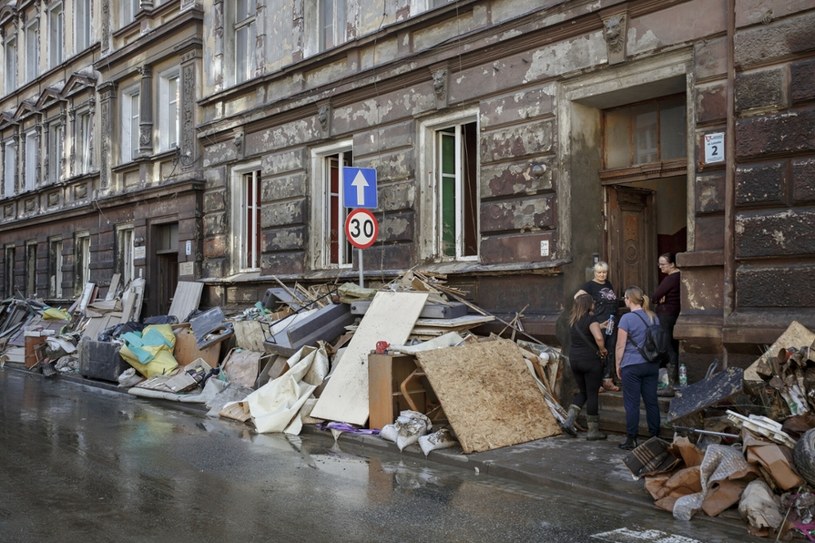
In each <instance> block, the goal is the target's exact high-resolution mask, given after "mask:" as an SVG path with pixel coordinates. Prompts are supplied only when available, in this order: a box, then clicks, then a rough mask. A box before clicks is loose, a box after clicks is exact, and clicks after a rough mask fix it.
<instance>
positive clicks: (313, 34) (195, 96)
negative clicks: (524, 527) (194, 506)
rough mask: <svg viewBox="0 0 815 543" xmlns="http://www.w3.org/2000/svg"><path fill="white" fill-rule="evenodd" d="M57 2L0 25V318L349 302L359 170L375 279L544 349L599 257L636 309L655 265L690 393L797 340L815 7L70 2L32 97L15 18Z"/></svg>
mask: <svg viewBox="0 0 815 543" xmlns="http://www.w3.org/2000/svg"><path fill="white" fill-rule="evenodd" d="M77 2H79V3H81V0H73V2H70V1H69V0H65V1H64V2H46V1H40V2H36V1H31V2H5V3H3V2H0V6H3V8H2V9H0V27H2V30H3V34H2V37H1V38H2V42H3V59H4V64H3V66H4V67H6V66H12V65H14V66H15V73H16V77H17V80H18V81H16V82H15V81H12V82H11V83H14V84H12V85H9V84H8V83H7V84H6V86H5V87H4V89H5V94H3V95H2V98H0V115H2V117H0V142H2V147H0V149H2V150H3V153H4V155H3V156H4V161H3V162H2V164H3V166H4V185H3V186H4V191H5V192H4V193H3V199H2V210H3V221H2V225H0V233H2V239H3V242H2V243H3V255H2V258H3V259H4V260H3V266H2V269H1V270H0V273H2V277H3V288H4V289H5V290H4V292H5V293H6V294H7V295H8V294H10V293H12V292H13V291H15V290H16V291H21V292H26V293H36V294H37V295H39V296H42V297H52V298H53V297H59V296H54V294H55V293H54V291H53V290H52V289H51V283H53V281H52V277H53V275H54V273H53V271H49V270H53V269H54V267H56V269H57V271H61V274H62V280H61V281H56V284H58V285H61V287H62V289H61V296H62V297H63V298H70V297H72V296H75V295H76V294H77V292H78V291H76V287H77V285H81V284H82V281H83V280H85V279H89V280H91V281H94V282H96V283H97V284H100V285H103V286H104V285H105V284H106V283H105V282H106V281H109V279H110V276H111V275H112V273H114V272H117V271H118V272H120V273H124V270H125V269H131V268H132V269H131V271H130V273H131V274H133V275H134V276H138V275H139V274H142V275H143V276H146V277H147V278H148V279H149V280H148V289H150V293H149V294H148V308H149V309H151V310H152V311H154V312H157V313H158V312H161V310H162V309H163V305H162V304H163V300H164V301H166V299H167V297H168V296H169V295H171V291H170V294H168V292H167V291H168V290H169V289H170V288H171V287H170V285H171V284H172V283H173V282H174V281H176V280H177V279H179V278H188V279H197V280H201V281H204V282H205V283H206V284H207V288H206V289H205V302H206V303H207V304H209V305H216V304H219V305H223V306H227V307H243V306H245V305H246V304H251V303H254V302H255V301H256V300H258V299H259V298H261V297H262V294H263V292H264V291H265V289H266V288H267V287H268V286H271V285H274V284H276V278H277V279H280V280H283V281H299V282H301V283H303V284H308V283H312V282H333V281H353V282H355V281H356V280H357V276H358V271H357V270H358V265H359V263H358V259H359V253H358V251H356V250H354V249H353V248H352V247H351V245H350V244H349V243H348V240H347V239H346V235H345V232H344V229H343V223H344V219H345V217H346V215H347V212H348V209H347V208H346V207H345V206H344V205H343V204H344V202H343V200H344V197H345V194H344V192H343V191H344V187H343V183H342V178H341V171H342V167H343V166H348V165H353V166H357V167H370V168H375V169H376V171H377V175H378V179H377V182H378V187H379V192H378V195H379V203H378V206H379V207H378V208H377V209H376V210H375V211H374V213H375V215H376V217H377V219H378V221H379V224H380V231H379V232H380V233H379V241H378V242H377V243H376V244H375V245H374V246H373V247H371V248H369V249H366V250H365V251H364V253H363V256H362V258H364V269H365V274H366V278H367V280H368V281H380V280H388V279H390V278H392V277H394V276H396V275H397V274H399V273H401V272H403V271H404V270H406V269H408V268H410V267H413V266H419V267H420V268H421V269H423V270H426V271H429V272H434V273H439V274H444V275H445V276H446V278H447V281H448V282H449V283H450V284H452V285H455V286H458V287H461V288H462V289H464V290H466V291H468V292H469V296H470V297H471V299H472V300H473V301H475V302H476V303H478V304H479V305H480V306H482V307H484V308H485V309H488V310H490V311H492V312H494V313H496V314H498V315H499V316H503V317H505V318H507V319H510V318H512V317H513V316H514V315H515V314H516V312H520V311H522V312H523V322H524V326H525V328H526V330H527V331H529V332H531V333H534V334H536V335H538V336H540V337H541V338H543V339H545V340H549V341H555V340H556V339H557V337H559V336H560V337H562V333H561V332H560V330H562V328H563V314H564V309H568V308H569V307H570V303H571V295H572V294H573V293H574V292H575V291H576V290H577V289H578V288H579V286H580V285H581V284H582V283H583V282H584V281H585V280H586V279H587V277H589V276H590V272H589V269H590V267H591V265H592V263H593V262H594V261H595V260H596V259H602V260H607V261H608V262H609V263H610V265H611V277H610V278H611V280H612V282H613V283H614V285H615V286H616V287H617V288H618V290H619V291H620V292H621V291H622V290H623V289H624V287H626V286H628V285H632V284H637V285H640V286H642V287H643V288H644V289H645V290H646V291H650V290H653V289H654V287H655V286H656V284H657V282H658V280H659V277H658V273H657V266H656V264H657V257H658V255H659V254H660V253H662V252H668V251H671V252H677V253H679V256H678V264H679V267H680V268H681V270H682V281H683V283H682V284H683V310H682V314H681V316H680V319H679V321H678V324H677V335H678V336H679V337H680V338H681V340H682V349H683V351H684V356H685V358H686V360H688V361H689V362H691V372H692V373H693V372H694V371H701V372H703V371H704V369H705V368H706V367H707V364H708V363H709V361H710V360H711V358H712V357H725V358H727V359H728V361H730V362H732V363H741V362H746V361H751V360H752V359H753V358H754V355H755V354H756V353H757V352H758V351H759V345H760V344H763V343H769V342H772V341H773V340H774V339H775V338H776V337H777V336H778V334H779V333H780V332H781V331H783V330H784V329H785V328H786V326H787V325H788V324H789V322H790V321H791V320H799V321H801V322H802V323H804V324H806V325H808V326H810V327H813V326H815V299H813V295H812V294H811V293H812V292H815V288H814V287H815V284H813V278H812V277H813V274H812V270H813V262H815V242H813V241H811V240H812V239H815V236H813V235H812V229H813V226H812V225H813V224H815V221H814V220H813V216H812V211H811V207H812V205H813V202H814V201H815V181H813V172H815V167H813V164H815V162H813V160H815V158H813V157H815V140H813V138H812V129H811V126H812V120H813V116H815V107H813V105H814V104H815V91H813V90H812V89H813V88H815V31H813V30H812V29H813V28H815V25H813V22H815V3H808V2H786V1H781V0H778V1H772V0H767V1H760V0H715V1H710V0H669V1H651V0H644V1H627V2H626V1H614V0H608V1H601V2H588V1H574V0H571V1H562V0H560V1H558V0H551V1H545V2H537V3H524V2H515V1H511V0H463V1H458V2H445V1H439V0H418V1H408V0H393V1H391V0H389V1H386V2H374V1H370V0H349V1H346V2H341V1H337V0H276V1H272V0H205V1H192V0H181V1H178V0H173V1H170V0H165V1H164V2H158V1H152V2H145V1H144V0H142V1H141V2H137V1H135V2H132V3H128V2H123V3H122V5H119V3H116V2H110V1H108V0H93V1H90V0H88V5H89V6H90V17H91V19H92V20H93V21H97V22H99V23H100V24H96V25H91V28H92V36H91V37H90V40H89V43H90V44H89V45H88V47H87V48H86V49H83V50H82V52H74V50H73V49H71V47H68V46H67V45H66V47H65V48H64V51H65V52H66V58H64V59H61V60H60V59H56V60H55V62H58V64H57V66H59V68H58V69H54V70H52V71H47V70H40V72H39V73H40V75H34V76H33V79H28V72H26V69H27V68H26V66H27V64H26V62H27V60H26V59H27V58H29V57H28V56H27V55H28V54H29V50H28V49H27V47H29V46H28V45H27V43H28V42H27V37H28V36H29V30H28V29H29V27H30V26H31V23H30V21H31V20H32V15H31V13H37V14H38V15H36V16H34V19H36V20H38V21H39V24H40V28H43V29H45V28H50V27H49V26H48V25H49V24H50V23H49V22H48V21H49V20H50V19H49V17H50V15H51V13H52V12H51V11H50V9H51V8H53V7H54V6H55V5H57V4H61V5H63V10H64V12H65V13H66V14H68V13H70V14H72V15H71V16H70V17H74V18H76V17H77V15H76V14H77V13H80V14H81V13H84V12H83V11H82V9H79V10H78V11H77V8H76V6H70V7H71V8H72V9H67V8H68V7H69V6H67V4H69V3H77ZM122 6H124V7H122ZM79 7H80V8H81V6H79ZM70 17H68V16H67V15H66V23H68V24H67V26H66V27H65V28H66V30H65V35H64V36H63V37H62V38H61V39H63V40H64V41H65V43H66V44H71V43H74V42H76V39H77V38H76V36H73V35H72V34H71V28H74V27H76V25H75V24H74V25H73V26H72V23H70V22H68V19H70ZM32 32H33V31H32ZM38 43H39V44H40V50H39V51H38V52H37V53H36V54H37V55H38V58H39V63H40V65H41V66H42V67H43V68H44V67H45V66H46V64H48V63H49V62H51V61H52V59H51V57H50V56H49V55H50V51H51V49H49V46H48V43H50V42H49V40H48V39H45V36H41V39H40V40H39V42H38ZM7 51H11V52H12V53H14V52H15V51H16V53H17V54H16V55H15V54H11V55H10V54H9V53H8V52H7ZM32 51H33V49H32ZM6 79H8V77H6ZM24 82H25V83H24ZM11 88H13V90H12V91H9V90H8V89H11ZM170 119H174V121H171V120H170ZM86 122H87V123H88V124H87V126H89V127H92V129H90V130H89V131H88V137H87V141H86V140H83V139H82V137H81V135H82V134H84V133H85V132H83V130H85V129H83V128H82V127H83V126H85V124H83V123H86ZM52 124H53V125H54V130H51V129H50V127H51V125H52ZM59 127H62V128H59ZM60 130H62V132H60ZM54 134H63V135H62V136H59V137H57V136H54ZM52 140H53V143H52ZM30 141H36V142H37V143H36V144H34V143H30ZM58 142H62V143H61V144H60V143H58ZM49 145H52V147H49ZM60 145H61V146H62V150H61V151H60V153H59V154H60V159H59V162H58V164H60V165H61V166H62V167H61V168H60V167H58V166H55V165H54V164H55V163H54V162H53V160H54V159H53V158H52V157H53V156H54V155H55V153H53V152H51V151H50V149H52V148H59V147H60ZM34 148H37V149H39V150H40V151H39V152H40V153H41V155H40V158H38V159H37V160H35V161H32V160H30V158H26V157H30V154H31V152H32V149H34ZM87 149H89V150H90V151H89V154H88V158H87V160H85V159H82V157H83V156H85V154H84V153H85V150H87ZM26 153H28V154H26ZM8 157H11V158H8ZM27 160H28V162H27ZM83 160H84V161H83ZM34 163H36V168H38V173H35V174H28V173H27V172H28V171H29V166H28V165H29V164H34ZM9 168H12V169H11V171H12V172H13V173H12V174H10V176H8V177H6V176H5V172H6V171H9ZM57 170H59V172H61V173H59V174H56V173H53V174H52V172H55V171H57ZM27 175H28V177H27ZM53 175H58V176H59V178H58V179H56V178H54V177H53ZM49 176H51V177H49ZM7 178H8V179H10V181H9V182H8V183H6V181H5V180H6V179H7ZM52 180H53V181H52ZM6 187H8V188H6ZM129 229H131V230H132V231H131V232H130V234H128V230H129ZM85 238H88V240H86V239H85ZM131 239H132V241H129V240H131ZM56 241H61V243H62V245H61V252H60V253H59V254H60V255H61V262H62V263H61V264H56V263H53V262H52V260H54V257H53V256H50V255H51V254H52V253H51V252H49V251H48V250H47V249H46V247H48V246H49V245H51V244H52V243H56ZM52 246H53V245H52ZM32 247H33V249H32ZM128 247H130V249H129V250H130V251H132V253H133V258H132V259H131V260H132V264H128V266H129V267H128V266H125V267H123V266H124V264H122V263H124V262H130V260H129V259H128V258H126V256H125V257H123V256H122V253H123V251H124V254H125V255H126V254H127V250H128V249H127V248H128ZM86 250H87V253H88V257H86V256H84V255H85V251H86ZM30 262H35V263H36V264H34V265H33V266H34V269H35V270H36V271H35V272H34V279H33V280H32V279H31V273H32V272H31V271H30V270H31V264H30ZM162 285H164V286H162ZM32 286H33V290H32V291H29V290H28V288H29V287H32ZM162 289H164V290H162ZM151 304H152V305H151ZM693 361H696V363H695V364H694V363H693Z"/></svg>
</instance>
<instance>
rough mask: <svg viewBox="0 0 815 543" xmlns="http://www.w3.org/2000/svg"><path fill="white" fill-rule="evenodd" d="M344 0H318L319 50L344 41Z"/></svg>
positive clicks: (335, 45)
mask: <svg viewBox="0 0 815 543" xmlns="http://www.w3.org/2000/svg"><path fill="white" fill-rule="evenodd" d="M345 27H346V22H345V0H320V51H325V50H327V49H331V48H333V47H337V46H338V45H340V44H342V43H344V42H345Z"/></svg>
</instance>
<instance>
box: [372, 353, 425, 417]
mask: <svg viewBox="0 0 815 543" xmlns="http://www.w3.org/2000/svg"><path fill="white" fill-rule="evenodd" d="M416 369H417V366H416V358H415V357H414V356H409V355H393V354H376V353H371V354H369V355H368V409H369V413H370V414H369V418H368V427H369V428H380V429H381V428H382V427H383V426H385V425H386V424H390V423H392V422H393V421H394V420H396V417H397V416H399V412H400V411H402V410H404V409H410V406H409V405H408V403H407V402H406V401H405V398H403V397H402V394H401V392H400V391H399V385H401V384H402V382H403V381H404V380H405V379H407V378H408V376H409V375H410V374H411V373H413V371H414V370H416ZM408 393H409V394H410V395H411V398H412V400H413V402H414V403H415V404H416V405H417V407H419V410H420V411H424V407H425V389H424V388H421V386H420V385H413V386H411V388H410V389H408Z"/></svg>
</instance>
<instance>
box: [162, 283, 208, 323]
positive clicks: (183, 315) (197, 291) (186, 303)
mask: <svg viewBox="0 0 815 543" xmlns="http://www.w3.org/2000/svg"><path fill="white" fill-rule="evenodd" d="M203 290H204V284H203V283H198V282H196V281H179V282H178V284H177V285H176V287H175V294H174V295H173V303H172V304H170V311H169V312H168V314H169V315H172V316H173V317H175V318H176V319H178V322H185V321H186V320H187V319H188V318H189V316H190V314H191V313H192V312H193V311H195V310H196V309H198V304H199V303H201V292H203Z"/></svg>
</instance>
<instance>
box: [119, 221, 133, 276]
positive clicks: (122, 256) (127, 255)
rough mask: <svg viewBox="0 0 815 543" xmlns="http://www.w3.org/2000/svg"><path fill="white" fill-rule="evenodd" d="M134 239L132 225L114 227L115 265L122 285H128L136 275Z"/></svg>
mask: <svg viewBox="0 0 815 543" xmlns="http://www.w3.org/2000/svg"><path fill="white" fill-rule="evenodd" d="M134 239H135V238H134V236H133V225H132V224H127V225H122V226H117V227H116V251H117V255H116V264H117V270H118V272H119V273H120V274H121V284H122V285H127V284H129V283H130V281H132V280H133V279H134V278H135V275H136V260H135V258H134V256H133V255H134V251H135V247H136V245H135V241H134Z"/></svg>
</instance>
